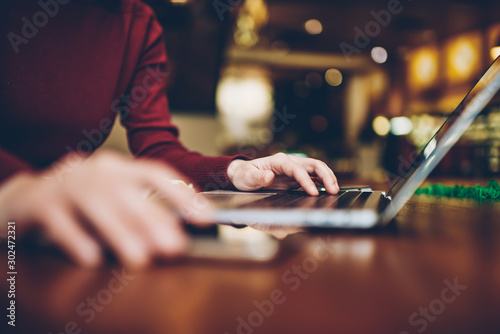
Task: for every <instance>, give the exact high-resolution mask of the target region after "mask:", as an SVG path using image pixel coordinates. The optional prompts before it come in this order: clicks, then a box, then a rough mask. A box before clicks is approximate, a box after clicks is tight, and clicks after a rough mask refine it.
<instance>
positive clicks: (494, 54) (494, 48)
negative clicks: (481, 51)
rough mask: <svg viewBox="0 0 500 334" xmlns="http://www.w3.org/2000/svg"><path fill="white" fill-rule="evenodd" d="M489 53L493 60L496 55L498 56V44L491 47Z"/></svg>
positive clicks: (499, 50)
mask: <svg viewBox="0 0 500 334" xmlns="http://www.w3.org/2000/svg"><path fill="white" fill-rule="evenodd" d="M490 55H491V58H492V59H493V60H495V59H497V58H498V57H500V46H495V47H493V48H491V50H490Z"/></svg>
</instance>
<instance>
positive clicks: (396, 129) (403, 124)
mask: <svg viewBox="0 0 500 334" xmlns="http://www.w3.org/2000/svg"><path fill="white" fill-rule="evenodd" d="M390 124H391V133H392V134H393V135H395V136H404V135H407V134H409V133H410V132H411V130H412V129H413V123H412V121H411V119H409V118H408V117H404V116H402V117H394V118H393V119H391V121H390Z"/></svg>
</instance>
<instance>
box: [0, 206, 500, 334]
mask: <svg viewBox="0 0 500 334" xmlns="http://www.w3.org/2000/svg"><path fill="white" fill-rule="evenodd" d="M293 238H295V240H299V241H300V243H299V248H298V251H297V252H292V253H290V254H287V255H286V256H285V257H284V258H283V259H281V260H280V261H277V262H274V263H271V264H266V265H232V264H227V263H203V262H196V261H187V262H181V263H176V264H168V265H161V266H157V267H154V268H152V269H150V270H148V271H146V272H142V273H135V274H131V273H129V272H127V271H126V270H125V269H123V268H121V267H119V266H116V267H112V266H109V267H106V268H102V269H99V270H83V269H78V268H75V267H74V266H72V265H70V264H68V263H67V262H66V261H64V260H63V259H62V258H60V257H56V256H52V255H48V254H39V253H31V252H21V253H20V254H19V253H18V255H17V262H18V275H17V282H16V291H17V295H16V305H17V318H16V324H17V326H16V330H15V331H12V328H10V330H11V331H9V333H10V332H12V333H53V334H56V333H103V334H104V333H105V334H110V333H119V334H126V333H137V334H142V333H154V334H160V333H180V334H204V333H217V334H225V333H229V334H234V333H246V334H249V333H388V334H392V333H394V334H400V333H500V210H499V207H498V206H496V205H492V204H488V203H482V204H475V203H474V202H470V201H463V202H461V201H457V200H444V199H443V200H437V199H427V198H425V197H419V198H417V199H414V200H412V201H411V202H410V203H408V204H407V205H406V207H405V208H404V210H403V211H402V212H401V213H400V215H399V217H398V219H397V221H396V222H395V223H393V224H391V226H389V227H388V228H385V229H383V230H379V231H369V232H363V233H359V232H357V233H355V232H338V231H334V232H332V233H331V234H321V235H310V234H300V235H295V236H293ZM4 248H5V247H4ZM0 263H1V267H2V268H3V269H2V270H3V272H4V273H5V272H6V270H5V268H6V266H7V264H6V253H5V252H2V256H1V262H0ZM0 284H1V300H2V301H3V302H5V301H6V300H7V290H8V286H7V283H6V280H5V279H2V281H1V283H0ZM4 306H5V303H4V304H3V305H2V310H4V311H2V312H4V313H5V312H6V311H5V307H4ZM1 319H2V326H4V324H5V323H6V318H5V315H4V314H2V317H1ZM80 330H81V331H80ZM2 333H5V331H3V332H2Z"/></svg>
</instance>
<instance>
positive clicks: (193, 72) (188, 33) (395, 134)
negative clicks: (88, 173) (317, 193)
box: [105, 0, 500, 182]
mask: <svg viewBox="0 0 500 334" xmlns="http://www.w3.org/2000/svg"><path fill="white" fill-rule="evenodd" d="M144 2H146V3H148V4H149V5H150V6H151V7H152V8H153V9H154V10H155V12H156V14H157V17H158V20H159V21H160V23H161V24H162V26H163V28H164V31H165V42H166V45H167V52H168V55H169V72H170V76H169V84H168V96H169V101H170V108H171V112H172V115H173V121H174V123H175V124H176V125H178V126H179V128H180V133H181V134H180V137H181V140H182V141H183V142H184V144H185V145H186V146H187V147H189V148H190V149H192V150H196V151H199V152H202V153H204V154H208V155H225V154H245V155H248V156H250V157H253V158H254V157H259V156H264V155H268V154H273V153H276V152H279V151H282V152H287V153H296V154H301V155H304V156H310V157H314V158H319V159H322V160H324V161H325V162H327V163H328V164H329V165H330V166H331V167H332V168H333V169H334V171H335V172H336V174H337V175H338V176H339V177H341V178H346V179H351V178H355V179H357V180H366V181H376V182H390V181H391V180H393V179H394V177H396V175H399V174H400V173H401V172H402V171H404V169H405V168H406V167H408V166H409V164H410V163H411V161H412V159H413V158H414V157H416V155H417V154H418V152H419V150H420V149H421V148H422V146H424V145H425V144H426V142H427V141H428V140H429V139H430V138H431V137H432V135H433V134H434V132H435V131H436V130H437V129H438V128H439V126H440V125H441V124H442V123H443V121H444V120H445V119H446V117H447V116H448V115H449V114H450V113H451V112H452V111H453V110H454V109H455V107H456V106H457V105H458V104H459V103H460V102H461V100H462V99H463V97H464V96H465V94H467V92H468V91H469V90H470V89H471V88H472V86H473V84H474V83H475V81H477V80H478V78H479V76H480V75H481V74H482V73H483V72H484V70H485V69H486V68H487V67H488V66H489V65H490V64H491V63H492V62H493V60H494V59H495V58H496V57H497V56H498V55H500V2H499V1H473V0H461V1H451V0H439V1H436V0H418V1H411V0H402V1H397V0H388V1H385V0H384V1H370V0H363V1H348V0H345V1H344V0H343V1H327V0H307V1H305V0H304V1H299V0H148V1H144ZM105 147H108V148H109V147H111V148H114V149H117V150H121V151H127V146H126V140H125V134H124V130H123V128H121V127H118V126H117V127H116V128H115V130H114V131H113V133H112V135H111V136H110V138H109V139H108V141H107V143H106V144H105ZM499 174H500V96H498V95H497V97H495V99H494V101H493V102H492V103H491V105H490V106H489V107H488V108H487V109H486V110H485V111H484V112H483V113H482V114H481V116H480V117H479V118H478V120H477V121H476V122H475V124H474V125H473V127H472V128H471V129H470V130H469V131H468V132H467V134H466V135H465V136H464V138H462V140H461V141H460V143H459V144H458V145H456V146H455V147H454V148H453V149H452V151H451V152H450V153H449V154H448V155H447V157H446V158H445V159H444V160H443V161H442V162H441V164H440V166H439V167H438V168H437V169H436V170H435V172H434V175H435V176H452V177H492V176H495V175H496V176H498V175H499Z"/></svg>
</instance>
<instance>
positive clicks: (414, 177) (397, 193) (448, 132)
mask: <svg viewBox="0 0 500 334" xmlns="http://www.w3.org/2000/svg"><path fill="white" fill-rule="evenodd" d="M499 89H500V57H499V58H497V59H496V60H495V61H494V62H493V64H492V65H491V66H490V67H489V68H488V70H487V71H486V72H485V73H484V74H483V76H482V77H481V79H479V81H478V82H477V83H476V85H475V86H474V87H473V88H472V89H471V91H470V92H469V93H468V94H467V96H466V97H465V98H464V100H463V101H462V102H461V103H460V105H459V106H458V107H457V108H456V109H455V110H454V111H453V113H452V114H451V115H450V116H449V117H448V119H446V121H445V122H444V123H443V125H442V126H441V127H440V128H439V130H438V131H437V132H436V134H435V135H434V136H433V137H432V138H431V139H430V140H429V142H428V143H427V144H426V145H425V146H424V148H423V149H422V151H421V152H420V154H419V155H418V156H417V158H416V159H415V160H414V161H413V162H412V164H411V165H410V167H409V168H408V169H407V170H406V171H405V172H404V173H403V175H402V176H401V177H400V178H399V179H398V180H397V181H396V183H395V184H394V185H393V186H392V188H391V190H389V193H388V195H389V196H390V197H391V198H392V202H391V204H390V205H389V206H388V207H387V209H386V210H385V212H384V213H383V215H382V219H383V220H384V221H389V220H390V219H392V218H394V216H395V215H396V214H397V213H398V212H399V210H400V209H401V208H402V207H403V205H404V204H405V203H406V202H407V201H408V200H409V199H410V198H411V196H412V195H413V193H414V192H415V190H417V189H418V187H419V186H420V185H421V184H422V182H424V181H425V179H426V178H427V176H429V174H430V173H431V172H432V170H433V169H434V168H435V167H436V166H437V164H438V163H439V161H441V159H442V158H443V157H444V156H445V155H446V153H447V152H448V151H449V150H450V148H451V147H452V146H453V145H454V144H455V143H456V142H457V141H458V139H459V138H460V137H461V136H462V134H463V133H464V132H465V131H466V130H467V129H468V128H469V127H470V125H471V124H472V122H473V121H474V119H475V118H476V117H477V115H479V113H480V112H481V111H482V110H483V109H484V108H485V107H486V105H487V104H488V103H489V102H490V101H491V99H492V98H493V97H494V96H495V94H496V93H497V92H498V90H499Z"/></svg>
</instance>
